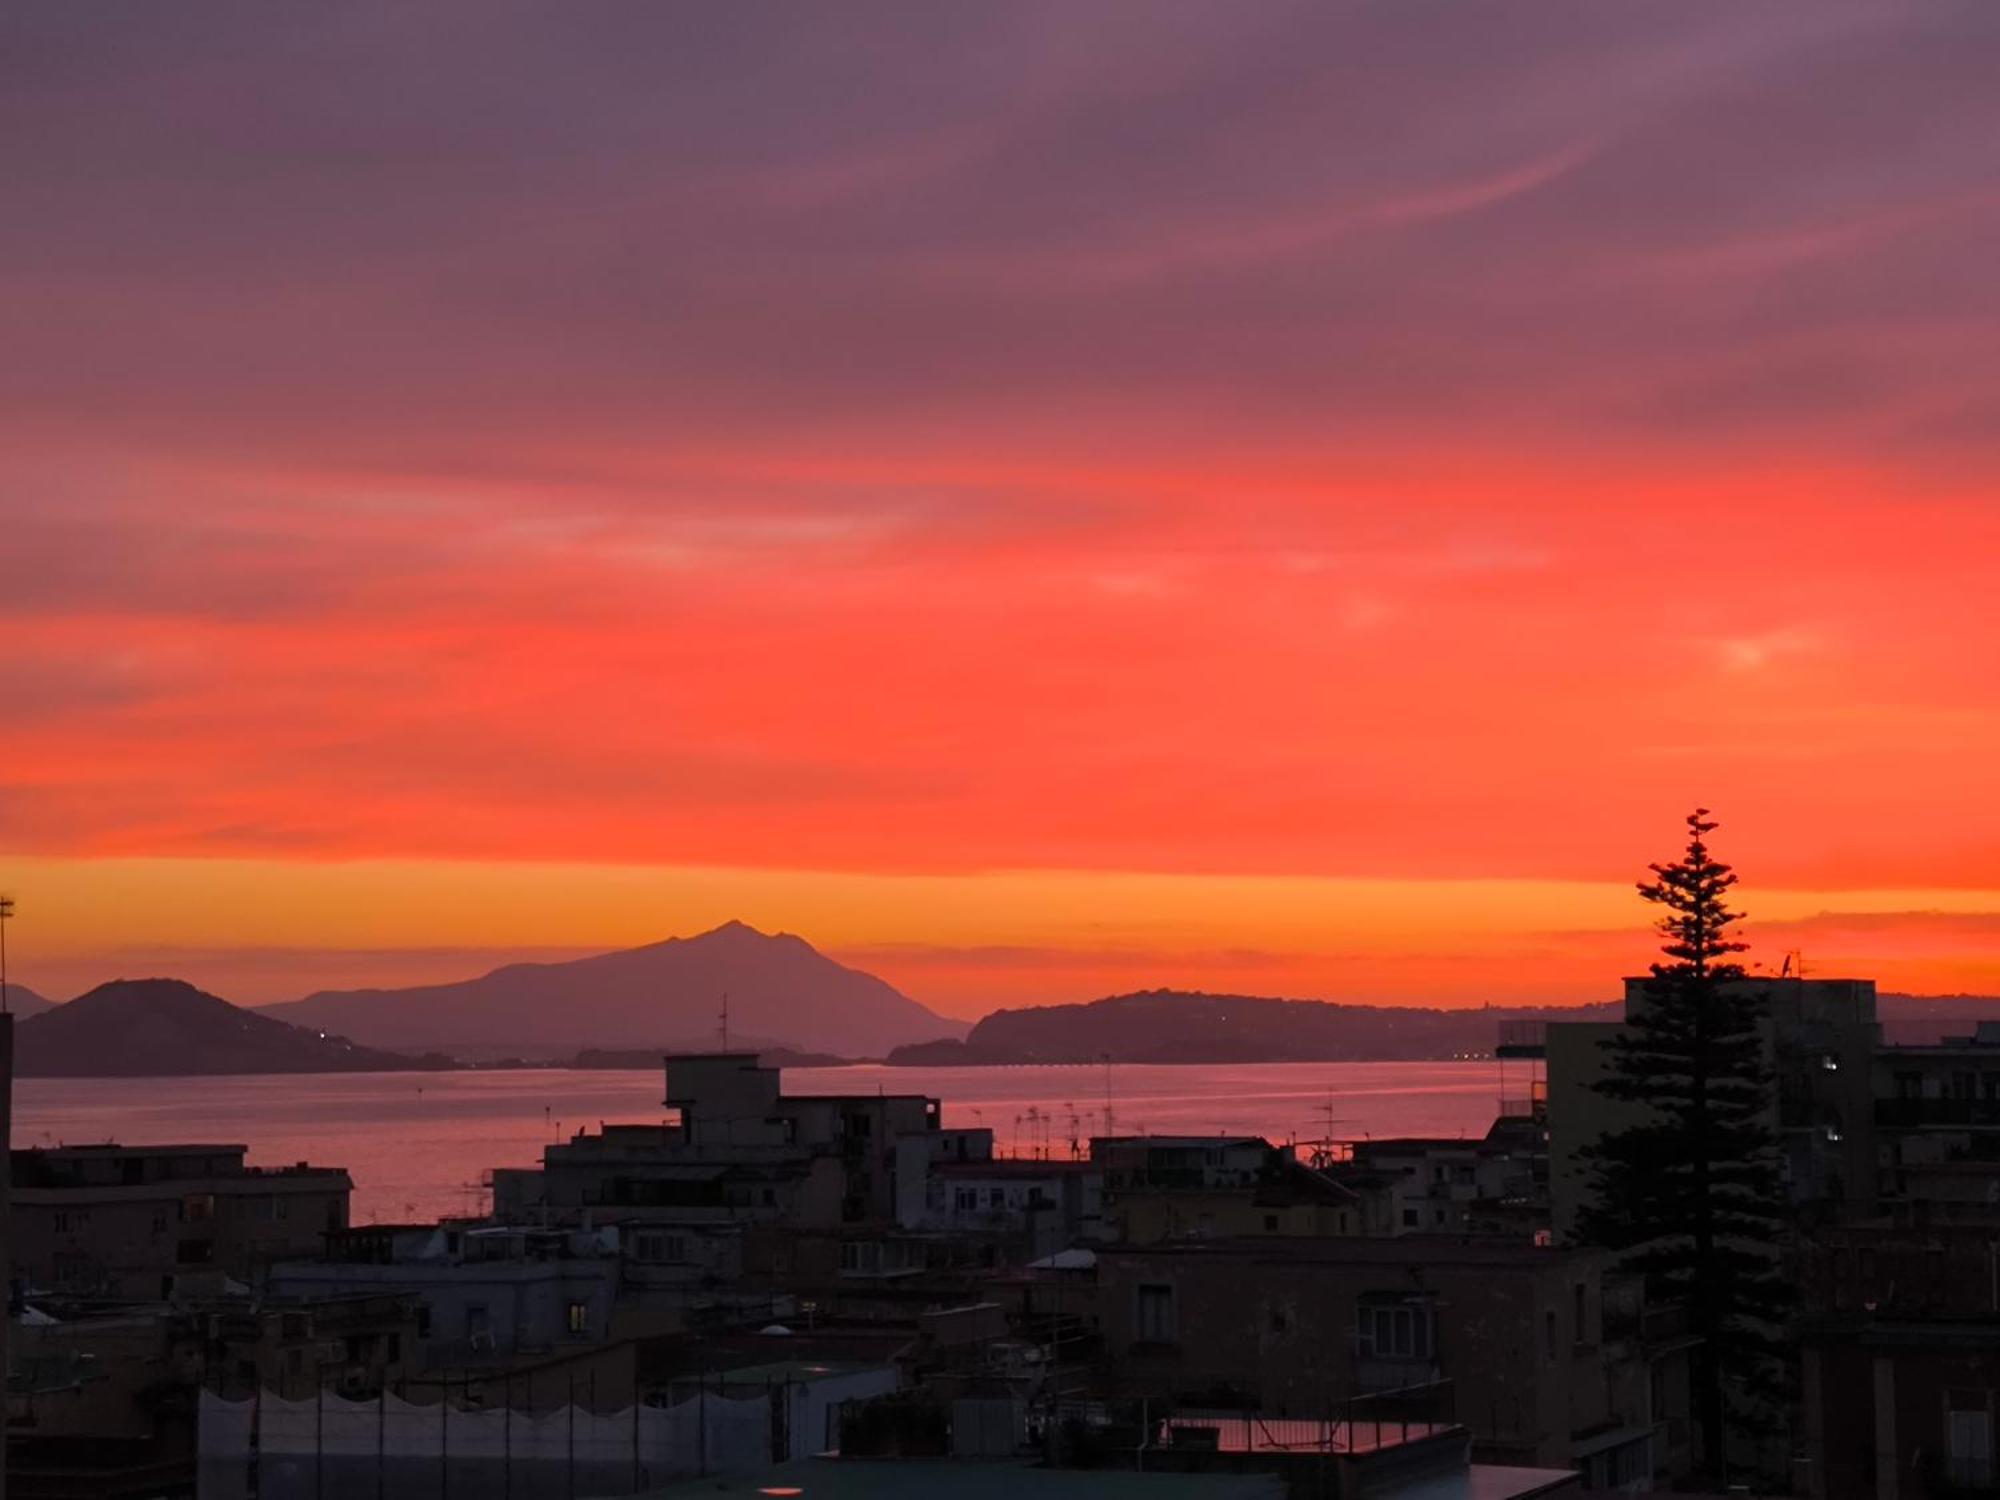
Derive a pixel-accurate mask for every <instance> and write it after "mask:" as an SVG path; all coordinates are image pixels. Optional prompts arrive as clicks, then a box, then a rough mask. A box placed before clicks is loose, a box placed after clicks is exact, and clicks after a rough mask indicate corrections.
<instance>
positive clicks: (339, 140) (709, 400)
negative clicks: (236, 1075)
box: [0, 0, 2000, 1014]
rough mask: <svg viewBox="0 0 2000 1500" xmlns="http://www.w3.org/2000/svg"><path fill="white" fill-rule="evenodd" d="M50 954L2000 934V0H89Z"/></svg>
mask: <svg viewBox="0 0 2000 1500" xmlns="http://www.w3.org/2000/svg"><path fill="white" fill-rule="evenodd" d="M8 32H9V39H8V43H7V47H6V50H5V55H4V60H0V70H4V76H5V79H6V84H5V87H4V88H0V152H4V153H5V156H6V169H7V170H6V181H7V184H8V185H7V189H6V197H5V207H4V209H0V348H4V349H5V351H6V353H5V357H4V358H3V359H0V445H4V450H5V454H6V458H5V462H4V464H0V611H4V614H5V616H6V624H5V630H6V634H5V652H4V657H0V707H4V713H5V724H6V729H5V732H4V736H0V888H4V889H5V890H7V891H9V892H11V894H13V895H14V897H15V898H16V900H17V902H18V910H19V915H18V918H17V919H16V921H15V922H14V923H13V924H12V926H11V928H10V931H9V934H8V942H9V950H10V956H11V959H12V971H13V975H14V977H15V978H16V979H17V980H19V981H21V982H25V983H27V984H29V985H32V986H35V987H37V988H39V989H43V990H44V991H45V992H47V993H49V994H50V995H51V996H52V997H58V998H60V997H62V996H65V995H68V994H71V993H74V992H75V991H76V990H79V989H81V988H84V987H86V986H88V985H89V984H91V983H94V982H96V981H97V980H99V979H103V978H108V977H111V976H113V975H116V974H128V975H137V974H140V973H156V972H157V973H172V974H177V975H181V976H184V977H187V978H190V979H193V980H195V981H197V982H199V983H202V984H203V985H205V986H206V987H208V988H211V989H214V990H216V991H217V992H219V993H222V994H224V995H225V996H228V997H229V998H232V999H238V1000H246V1001H265V1000H279V999H289V998H293V997H295V996H296V995H298V994H300V993H303V992H305V991H307V990H310V989H314V988H319V987H324V986H332V985H348V984H358V983H369V984H380V983H397V982H404V981H415V980H431V979H440V978H453V977H459V976H461V975H464V974H468V973H472V972H476V971H478V970H480V969H482V968H485V967H490V966H491V965H492V964H494V963H497V962H502V961H505V960H507V959H510V958H514V957H520V956H549V955H564V954H572V953H579V952H585V951H593V950H596V949H601V948H605V947H611V946H621V945H626V944H631V943H637V942H643V941H648V940H651V939H656V938H660V937H665V936H668V935H670V934H676V933H689V932H693V931H696V930H699V929H700V928H703V927H707V926H712V925H714V924H716V923H718V922H720V921H722V920H724V919H726V918H730V917H740V918H742V919H743V920H745V921H748V922H750V923H752V924H753V925H756V926H759V927H763V928H766V929H781V928H782V929H785V930H790V931H796V932H799V933H800V934H802V935H804V936H805V937H807V938H809V939H810V940H812V941H813V942H814V943H816V944H817V945H819V946H820V947H822V948H825V949H826V950H828V951H830V952H832V953H834V954H835V955H836V956H839V957H841V958H843V959H845V960H847V961H850V962H854V963H857V964H860V965H862V966H863V967H866V968H869V969H871V970H872V971H874V972H876V973H879V974H881V975H882V976H883V977H884V978H886V979H888V980H890V981H891V982H892V983H895V984H897V985H898V986H900V987H901V988H903V989H905V990H906V991H907V992H909V993H910V994H912V995H913V996H915V997H916V998H918V999H920V1000H923V1001H925V1002H927V1003H929V1004H932V1005H934V1006H936V1007H937V1008H939V1009H941V1010H945V1011H950V1012H954V1013H959V1014H977V1013H980V1012H982V1011H984V1010H986V1009H990V1008H992V1007H994V1006H997V1005H1004V1004H1011V1003H1023V1002H1044V1001H1055V1000H1069V999H1084V998H1089V997H1092V996H1094V995H1098V994H1103V993H1108V992H1111V991H1113V990H1120V989H1132V988H1141V987H1152V986H1156V985H1175V986H1185V987H1201V988H1209V989H1230V990H1240V991H1248V992H1254V993H1265V994H1288V995H1304V996H1319V997H1324V998H1332V999H1351V1000H1420V1001H1423V1002H1426V1003H1438V1004H1448V1005H1478V1004H1480V1003H1483V1002H1485V1001H1489V1000H1491V1001H1521V1000H1547V1001H1557V1002H1563V1001H1580V1000H1588V999H1600V998H1606V997H1608V996H1609V995H1611V994H1613V993H1615V991H1616V981H1617V976H1618V975H1620V974H1621V973H1625V972H1630V971H1633V970H1634V969H1636V968H1637V967H1638V966H1640V965H1642V964H1643V962H1644V961H1645V958H1646V956H1647V951H1648V943H1649V939H1648V934H1647V930H1646V922H1647V916H1648V913H1647V911H1646V910H1645V909H1644V907H1643V905H1642V903H1640V902H1639V901H1638V900H1637V899H1636V897H1635V896H1634V895H1633V893H1632V882H1633V880H1634V879H1635V878H1636V877H1637V876H1639V875H1640V874H1642V873H1643V870H1644V866H1645V864H1646V862H1647V861H1648V860H1649V859H1654V858H1662V857H1667V856H1670V855H1671V854H1672V853H1673V852H1674V850H1675V847H1676V844H1677V841H1678V835H1679V832H1680V818H1681V816H1682V814H1683V813H1685V812H1686V810H1687V809H1688V808H1689V807H1690V806H1692V805H1694V804H1695V803H1696V802H1700V803H1703V804H1705V805H1707V806H1709V807H1712V808H1714V809H1716V811H1717V813H1718V814H1719V816H1720V817H1721V819H1722V822H1723V828H1722V831H1721V832H1720V834H1718V836H1717V839H1716V846H1717V849H1718V851H1719V852H1720V853H1721V854H1722V855H1723V856H1724V857H1727V858H1730V859H1732V860H1734V861H1735V863H1736V864H1737V865H1738V867H1739V869H1740V870H1741V871H1742V873H1743V878H1744V887H1743V891H1742V895H1743V904H1744V905H1745V906H1747V907H1748V908H1749V910H1750V912H1751V914H1752V916H1753V918H1754V919H1755V920H1754V921H1753V923H1752V925H1751V928H1750V931H1749V932H1748V933H1747V934H1746V935H1747V936H1748V937H1750V938H1751V940H1752V941H1753V942H1754V943H1755V944H1756V950H1755V952H1754V953H1753V954H1752V957H1753V958H1755V959H1758V960H1760V961H1767V962H1770V963H1772V964H1773V965H1775V964H1776V963H1777V961H1778V960H1779V959H1780V958H1781V957H1782V956H1783V954H1784V953H1786V952H1787V951H1789V950H1794V949H1798V950H1803V952H1804V953H1805V955H1806V958H1807V963H1808V965H1809V966H1810V968H1812V969H1814V970H1817V971H1818V972H1822V973H1832V972H1835V971H1836V970H1838V971H1843V972H1851V973H1856V974H1861V975H1864V976H1872V977H1875V978H1877V979H1879V980H1880V981H1881V982H1882V984H1883V986H1884V987H1885V988H1893V989H1912V990H1920V991H1929V992H1949V991H1981V992H1990V993H2000V277H1997V276H1996V275H1995V249H1994V247H1995V246H1996V244H2000V176H1996V173H1995V170H1994V168H1995V160H1996V158H1995V151H1996V142H2000V88H1996V87H1995V85H1994V80H1995V78H1996V77H2000V6H1996V5H1994V4H1992V3H1990V0H1963V3H1951V0H1939V3H1933V4H1928V5H1924V6H1891V5H1883V4H1880V3H1879V0H1869V3H1866V4H1858V5H1857V4H1848V3H1844V0H1804V3H1797V4H1768V5H1756V6H1743V5H1738V4H1733V3H1731V4H1722V3H1715V4H1700V3H1696V4H1683V5H1673V6H1666V5H1656V6H1650V7H1635V6H1621V5H1603V4H1570V5H1565V4H1539V5H1534V6H1509V7H1497V6H1492V7H1489V6H1480V7H1466V6H1460V5H1447V4H1442V3H1429V0H1406V3H1398V4H1393V5H1386V4H1385V5H1376V6H1370V7H1358V6H1346V5H1337V4H1333V5H1330V4H1324V3H1311V4H1298V5H1289V4H1279V3H1264V4H1258V5H1254V6H1239V5H1222V4H1207V5H1198V6H1181V5H1174V4H1168V3H1163V0H1144V3H1133V4H1110V3H1094V0H1058V3H1050V4H1025V3H1016V4H1006V5H998V6H985V7H976V6H970V5H958V4H943V5H930V4H925V5H902V6H894V7H880V6H874V5H868V4H845V5H839V6H814V7H807V6H789V7H775V6H762V5H756V4H731V5H722V6H708V7H672V6H656V5H647V4H638V3H631V4H604V5H582V6H529V5H513V4H503V5H495V4H490V3H480V4H476V5H474V4H464V5H455V4H438V3H388V0H385V3H381V4H376V5H355V6H341V7H317V6H305V5H271V4H264V3H254V4H253V3H244V4H240V5H231V4H215V3H196V4H188V5H173V6H140V7H127V8H123V9H118V10H115V11H113V10H110V9H106V8H101V7H97V6H92V5H82V4H78V5H70V4H65V5H50V6H38V7H29V8H25V9H22V10H19V11H18V12H17V13H16V14H14V15H12V16H11V17H10V18H9V21H8Z"/></svg>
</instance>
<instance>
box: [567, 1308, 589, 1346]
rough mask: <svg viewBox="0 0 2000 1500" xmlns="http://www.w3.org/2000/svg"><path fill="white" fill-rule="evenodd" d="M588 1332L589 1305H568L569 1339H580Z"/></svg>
mask: <svg viewBox="0 0 2000 1500" xmlns="http://www.w3.org/2000/svg"><path fill="white" fill-rule="evenodd" d="M589 1332H590V1304H589V1303H588V1302H572V1303H570V1305H569V1335H570V1337H571V1338H582V1337H583V1336H584V1335H585V1334H587V1333H589Z"/></svg>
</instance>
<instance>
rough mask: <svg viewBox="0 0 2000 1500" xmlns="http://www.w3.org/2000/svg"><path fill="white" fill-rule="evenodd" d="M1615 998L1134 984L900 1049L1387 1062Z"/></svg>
mask: <svg viewBox="0 0 2000 1500" xmlns="http://www.w3.org/2000/svg"><path fill="white" fill-rule="evenodd" d="M1624 1011H1625V1006H1624V1002H1623V1001H1622V1000H1606V1001H1600V1002H1593V1003H1588V1004H1583V1005H1505V1006H1498V1005H1493V1006H1481V1007H1477V1008H1472V1009H1466V1008H1461V1009H1456V1010H1445V1009H1436V1008H1426V1007H1421V1006H1410V1005H1352V1004H1344V1003H1340V1002H1335V1001H1327V1000H1283V999H1275V998H1272V997H1269V996H1263V995H1215V994H1207V993H1203V992H1200V991H1192V990H1169V989H1158V990H1140V991H1136V992H1134V993H1132V994H1128V995H1110V996H1107V997H1105V998H1104V999H1102V1000H1091V1001H1085V1002H1081V1003H1078V1004H1072V1005H1039V1006H1025V1007H1022V1008H1019V1009H1014V1010H998V1011H994V1012H993V1013H992V1014H991V1015H989V1016H987V1017H985V1018H984V1019H983V1020H981V1021H980V1022H979V1023H978V1024H977V1025H976V1026H974V1027H973V1028H972V1030H971V1032H970V1033H969V1034H968V1035H967V1036H966V1037H965V1039H964V1040H963V1041H962V1042H931V1043H924V1044H920V1045H914V1046H908V1047H899V1048H897V1049H896V1050H895V1051H894V1052H892V1053H890V1054H889V1061H890V1062H892V1063H897V1064H902V1065H906V1066H949V1065H952V1064H968V1065H977V1064H982V1063H992V1064H1007V1063H1036V1062H1043V1063H1077V1062H1097V1061H1099V1060H1101V1059H1102V1058H1104V1057H1106V1056H1107V1055H1108V1056H1109V1057H1110V1058H1111V1059H1112V1061H1114V1062H1132V1063H1143V1062H1150V1063H1223V1062H1341V1061H1346V1062H1387V1061H1396V1060H1399V1059H1418V1058H1439V1057H1453V1056H1462V1055H1464V1054H1467V1053H1485V1052H1490V1051H1491V1050H1492V1048H1493V1046H1494V1043H1495V1041H1496V1040H1497V1039H1498V1032H1499V1024H1500V1023H1501V1022H1503V1021H1510V1020H1524V1021H1526V1020H1542V1021H1612V1020H1617V1019H1619V1018H1620V1017H1621V1016H1623V1015H1624ZM1877 1016H1878V1018H1879V1019H1880V1020H1881V1021H1882V1022H1883V1031H1884V1036H1885V1039H1886V1040H1889V1041H1892V1042H1901V1043H1921V1042H1932V1041H1935V1040H1937V1039H1938V1037H1940V1036H1942V1035H1945V1034H1947V1033H1950V1032H1953V1031H1962V1030H1966V1029H1968V1028H1970V1026H1971V1025H1972V1024H1973V1023H1975V1022H1977V1021H1980V1020H1996V1019H2000V997H1995V996H1992V995H1904V994H1885V995H1881V996H1878V997H1877Z"/></svg>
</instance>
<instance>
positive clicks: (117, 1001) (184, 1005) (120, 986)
mask: <svg viewBox="0 0 2000 1500" xmlns="http://www.w3.org/2000/svg"><path fill="white" fill-rule="evenodd" d="M70 1004H71V1005H81V1006H84V1007H86V1008H87V1009H95V1008H99V1007H107V1008H116V1009H124V1008H127V1007H132V1006H151V1007H156V1008H161V1007H171V1008H178V1009H181V1010H187V1009H190V1008H208V1007H213V1006H217V1005H219V1006H222V1007H223V1008H224V1009H225V1010H228V1009H234V1007H233V1006H231V1005H230V1004H229V1002H228V1001H227V1000H224V999H223V998H222V997H221V996H219V995H211V994H209V993H208V991H207V990H204V989H198V988H196V987H195V986H194V985H192V984H189V983H188V982H187V981H186V980H185V979H108V980H106V981H105V982H104V983H103V984H100V985H98V986H97V987H96V988H95V989H91V990H86V991H85V992H84V993H83V994H81V995H78V996H77V997H76V999H74V1000H72V1001H71V1002H70Z"/></svg>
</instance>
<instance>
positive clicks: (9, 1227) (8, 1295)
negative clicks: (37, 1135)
mask: <svg viewBox="0 0 2000 1500" xmlns="http://www.w3.org/2000/svg"><path fill="white" fill-rule="evenodd" d="M13 915H14V898H13V897H12V896H0V1380H4V1379H5V1378H6V1373H7V1325H8V1324H9V1323H10V1322H12V1321H13V1310H14V1266H13V1259H14V1218H13V1213H14V1174H13V1171H12V1169H11V1167H10V1166H9V1163H10V1162H11V1161H12V1159H13V1158H12V1156H11V1152H12V1150H13V1145H14V1016H13V1013H12V1012H11V1011H10V1010H9V1009H8V1007H7V920H8V918H10V917H12V916H13ZM5 1417H6V1413H5V1412H4V1411H0V1500H7V1424H6V1420H5Z"/></svg>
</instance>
